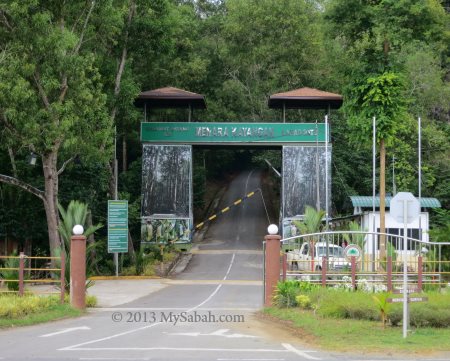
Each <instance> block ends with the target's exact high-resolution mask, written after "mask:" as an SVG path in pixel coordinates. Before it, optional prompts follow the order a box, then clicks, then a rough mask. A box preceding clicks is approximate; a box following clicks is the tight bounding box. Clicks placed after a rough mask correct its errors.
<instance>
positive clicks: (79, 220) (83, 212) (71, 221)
mask: <svg viewBox="0 0 450 361" xmlns="http://www.w3.org/2000/svg"><path fill="white" fill-rule="evenodd" d="M58 209H59V212H60V214H61V222H60V224H59V227H58V231H59V233H60V235H61V238H62V240H63V242H64V249H63V250H57V254H58V255H57V256H60V254H61V253H60V252H65V256H66V265H65V270H66V272H65V282H66V287H67V291H69V289H70V288H69V286H70V252H69V250H70V239H71V236H72V230H73V227H74V226H75V225H77V224H79V225H82V226H83V228H84V232H83V235H84V236H85V237H89V236H90V235H91V234H94V232H96V231H97V230H98V229H100V228H101V227H103V225H102V224H100V223H99V224H97V225H91V226H87V225H86V220H87V217H88V214H89V209H88V205H87V204H84V203H82V202H79V201H74V200H72V201H70V203H69V205H68V206H67V210H65V209H64V208H63V207H62V206H61V205H60V204H58ZM95 247H96V244H95V243H94V244H88V245H87V246H86V255H87V258H89V254H90V252H91V250H92V249H93V248H95ZM88 266H90V267H91V268H90V269H89V267H88V269H87V270H86V271H87V274H88V275H90V274H93V269H92V267H93V265H92V264H90V263H88ZM90 286H92V282H91V281H87V283H86V287H90Z"/></svg>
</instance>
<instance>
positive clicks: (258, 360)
mask: <svg viewBox="0 0 450 361" xmlns="http://www.w3.org/2000/svg"><path fill="white" fill-rule="evenodd" d="M283 360H285V359H284V358H218V359H217V361H283Z"/></svg>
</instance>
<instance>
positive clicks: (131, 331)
mask: <svg viewBox="0 0 450 361" xmlns="http://www.w3.org/2000/svg"><path fill="white" fill-rule="evenodd" d="M234 257H235V254H233V257H232V258H231V261H230V266H229V267H228V270H227V273H226V274H225V277H224V278H223V279H224V280H225V279H226V278H227V276H228V274H229V273H230V270H231V267H232V265H233V262H234ZM221 288H222V284H219V285H218V286H217V287H216V289H215V290H214V291H213V292H212V293H211V294H210V295H209V296H208V297H207V298H206V299H205V300H204V301H203V302H201V303H199V304H198V305H197V306H194V307H192V308H190V309H188V310H187V311H185V312H187V313H189V312H192V311H194V310H196V309H198V308H200V307H202V306H203V305H204V304H205V303H207V302H208V301H210V300H211V299H212V298H213V297H214V296H215V295H216V294H217V292H219V290H220V289H221ZM161 324H162V322H157V323H153V324H151V325H146V326H143V327H139V328H134V329H132V330H128V331H124V332H120V333H117V334H114V335H111V336H107V337H102V338H99V339H97V340H91V341H86V342H82V343H79V344H76V345H73V346H67V347H63V348H60V349H58V351H75V350H81V349H82V348H79V347H80V346H84V345H90V344H93V343H96V342H101V341H106V340H111V339H113V338H117V337H120V336H125V335H129V334H131V333H134V332H138V331H142V330H146V329H149V328H151V327H155V326H158V325H161ZM94 350H97V349H94ZM99 350H100V349H99Z"/></svg>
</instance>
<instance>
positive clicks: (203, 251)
mask: <svg viewBox="0 0 450 361" xmlns="http://www.w3.org/2000/svg"><path fill="white" fill-rule="evenodd" d="M191 253H192V254H209V255H211V254H213V255H222V254H233V253H236V254H238V255H241V254H256V255H262V254H263V251H259V250H256V249H255V250H253V249H196V250H191Z"/></svg>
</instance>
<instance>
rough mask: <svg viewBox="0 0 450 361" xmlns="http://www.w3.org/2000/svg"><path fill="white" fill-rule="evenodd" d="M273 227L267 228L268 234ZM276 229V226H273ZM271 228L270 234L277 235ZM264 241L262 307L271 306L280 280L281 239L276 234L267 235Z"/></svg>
mask: <svg viewBox="0 0 450 361" xmlns="http://www.w3.org/2000/svg"><path fill="white" fill-rule="evenodd" d="M272 226H274V225H270V226H269V232H270V231H271V228H270V227H272ZM275 227H276V226H275ZM277 232H278V227H276V231H274V229H273V228H272V232H270V233H277ZM264 240H265V241H266V254H265V264H264V267H265V279H264V290H265V295H264V306H265V307H270V306H272V297H273V292H274V290H275V289H276V287H277V283H278V279H279V278H280V240H281V237H280V236H279V235H277V234H269V235H267V236H265V237H264Z"/></svg>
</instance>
